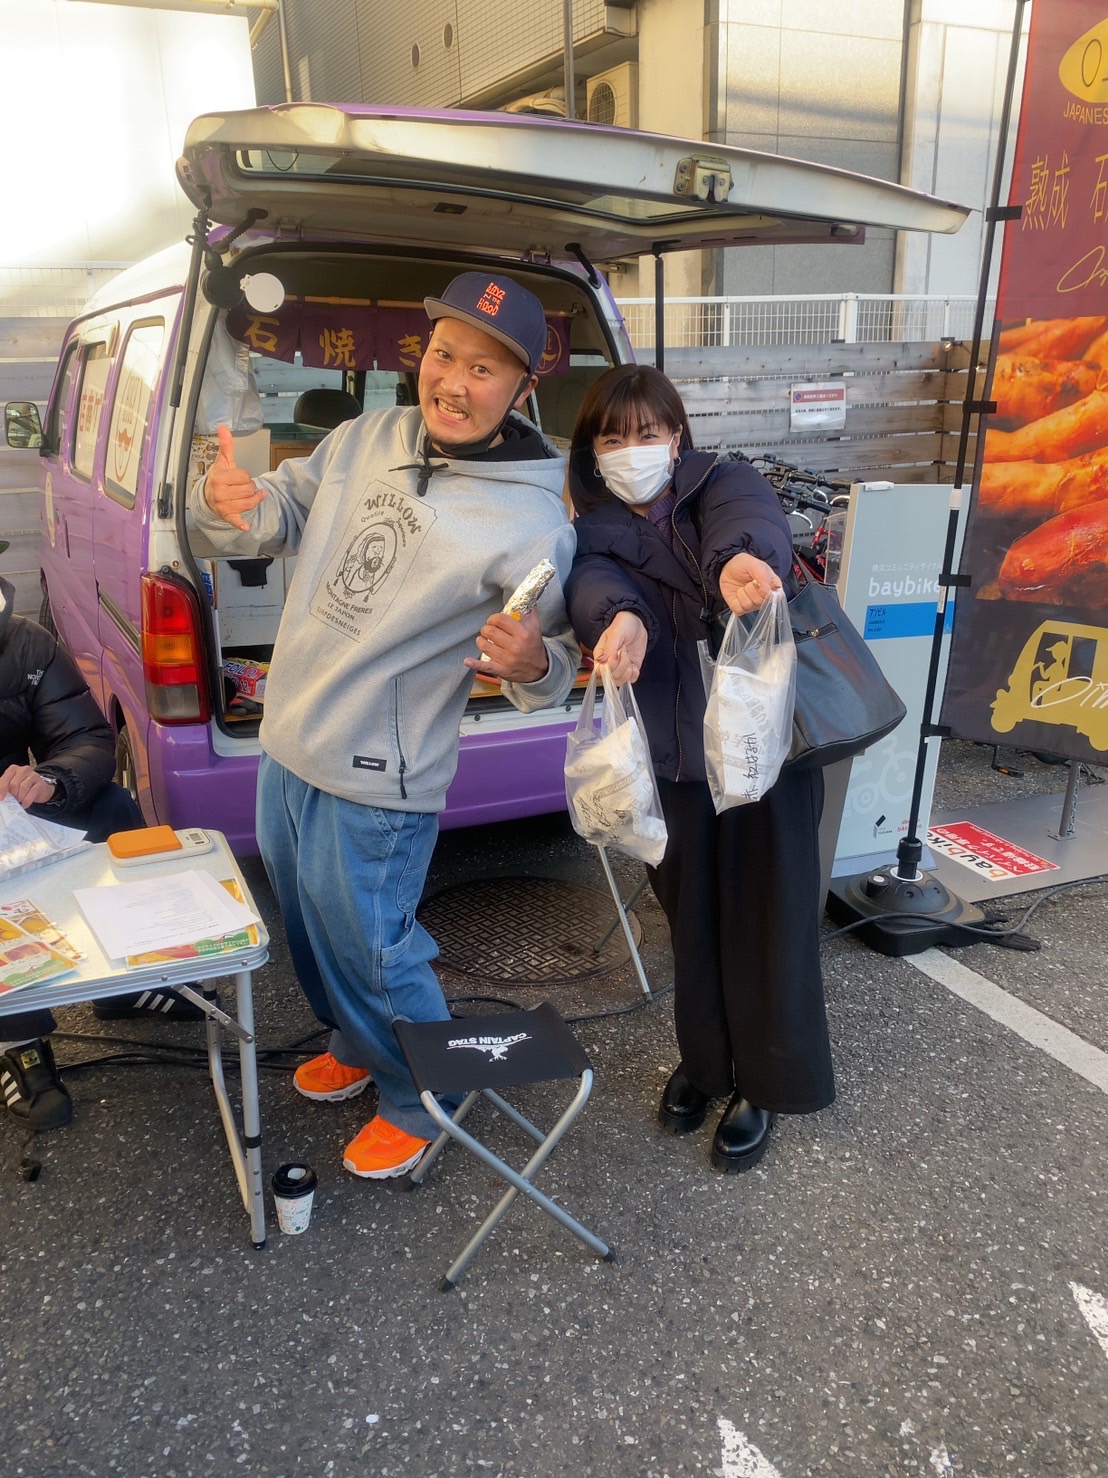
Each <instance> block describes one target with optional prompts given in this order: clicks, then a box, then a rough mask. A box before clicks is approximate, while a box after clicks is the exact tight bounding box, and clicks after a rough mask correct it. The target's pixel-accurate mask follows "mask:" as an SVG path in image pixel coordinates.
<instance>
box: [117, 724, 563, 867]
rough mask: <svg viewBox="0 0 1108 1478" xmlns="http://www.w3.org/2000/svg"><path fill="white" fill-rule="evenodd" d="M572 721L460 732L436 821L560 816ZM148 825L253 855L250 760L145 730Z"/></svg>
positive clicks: (200, 734)
mask: <svg viewBox="0 0 1108 1478" xmlns="http://www.w3.org/2000/svg"><path fill="white" fill-rule="evenodd" d="M573 728H574V722H573V720H569V721H567V722H565V723H554V724H542V725H541V726H538V727H534V728H529V729H523V730H517V731H514V732H509V733H503V732H502V733H489V734H482V733H480V732H477V733H473V732H468V733H466V734H465V735H464V736H463V738H462V742H461V746H460V749H459V754H458V770H457V773H456V774H455V776H454V779H453V781H452V782H451V785H450V789H449V790H448V791H447V794H446V810H445V811H444V812H443V813H442V815H441V816H440V818H439V824H440V826H441V827H442V828H443V829H444V830H448V829H450V828H452V827H459V826H483V825H486V824H487V823H489V822H496V821H515V820H518V819H519V818H520V817H523V816H541V815H544V814H546V813H547V812H551V811H564V810H565V804H566V791H565V759H566V735H567V734H568V733H570V732H571V731H572V729H573ZM149 737H150V740H151V742H150V744H149V746H148V750H147V753H148V756H149V762H150V776H149V779H150V794H151V800H152V802H153V807H154V818H153V819H154V820H155V821H158V822H165V823H168V824H169V825H170V826H175V827H185V826H201V827H205V828H208V829H209V830H212V831H221V832H223V833H224V834H225V835H226V837H227V841H228V844H229V845H230V848H231V850H232V852H234V853H235V855H236V856H237V857H254V856H256V855H257V851H258V841H257V837H256V836H255V833H254V808H255V803H256V797H257V785H258V758H257V755H245V756H236V757H232V756H229V755H220V754H217V753H215V751H214V750H213V749H212V747H211V744H210V743H209V742H208V737H207V731H206V730H198V729H195V728H192V727H182V728H179V729H174V728H172V727H169V726H165V725H151V731H150V736H149Z"/></svg>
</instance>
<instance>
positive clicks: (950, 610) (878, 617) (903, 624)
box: [862, 600, 954, 641]
mask: <svg viewBox="0 0 1108 1478" xmlns="http://www.w3.org/2000/svg"><path fill="white" fill-rule="evenodd" d="M937 609H938V605H937V602H936V601H933V600H931V601H927V600H921V601H911V602H909V603H908V604H907V605H902V606H867V607H866V621H865V625H864V627H863V628H862V635H863V636H864V637H865V639H866V641H881V640H882V639H883V638H886V637H899V636H933V635H934V634H935V612H936V610H937ZM953 624H954V603H953V602H952V601H948V602H947V607H946V611H945V612H944V619H943V630H944V631H946V632H949V631H950V630H951V629H952V627H953Z"/></svg>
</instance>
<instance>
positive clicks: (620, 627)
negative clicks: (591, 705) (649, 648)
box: [592, 611, 646, 688]
mask: <svg viewBox="0 0 1108 1478" xmlns="http://www.w3.org/2000/svg"><path fill="white" fill-rule="evenodd" d="M645 657H646V627H645V626H644V625H643V623H642V621H641V620H640V619H639V617H638V616H636V615H634V613H633V612H631V611H619V612H618V613H617V614H616V616H615V618H614V619H613V621H612V623H611V625H610V626H609V627H607V629H606V630H605V631H604V632H602V633H601V635H600V638H599V639H598V641H597V643H596V646H595V647H593V651H592V659H593V661H594V662H596V663H597V664H598V665H601V664H602V665H603V666H604V667H606V668H607V669H608V676H609V677H610V678H611V679H612V681H613V682H614V683H615V685H616V687H617V688H620V687H622V686H623V684H624V683H633V682H634V681H635V680H636V679H637V678H638V675H639V673H640V672H641V671H642V664H643V660H644V658H645Z"/></svg>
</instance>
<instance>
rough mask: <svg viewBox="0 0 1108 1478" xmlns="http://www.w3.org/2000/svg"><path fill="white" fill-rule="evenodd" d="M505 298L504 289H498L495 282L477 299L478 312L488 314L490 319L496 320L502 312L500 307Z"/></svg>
mask: <svg viewBox="0 0 1108 1478" xmlns="http://www.w3.org/2000/svg"><path fill="white" fill-rule="evenodd" d="M504 297H505V293H504V289H503V288H502V287H497V285H496V283H495V282H490V283H489V285H488V287H487V288H486V289H485V291H484V292H483V293H482V295H481V296H480V297H479V298H478V299H477V311H478V312H479V313H487V314H488V316H489V317H490V318H495V317H496V315H497V314H498V313H499V312H500V305H501V303H503V301H504Z"/></svg>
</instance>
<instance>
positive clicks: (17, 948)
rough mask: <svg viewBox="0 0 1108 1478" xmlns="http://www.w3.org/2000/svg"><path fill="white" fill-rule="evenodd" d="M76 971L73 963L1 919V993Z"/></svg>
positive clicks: (10, 922)
mask: <svg viewBox="0 0 1108 1478" xmlns="http://www.w3.org/2000/svg"><path fill="white" fill-rule="evenodd" d="M72 969H73V961H72V960H67V959H66V957H65V955H63V954H59V952H58V951H57V950H56V949H51V948H50V946H49V945H47V944H43V943H42V941H41V940H39V939H36V938H35V937H34V935H33V934H28V933H27V931H26V930H24V929H21V928H20V927H19V925H18V924H14V923H12V921H11V920H10V919H7V918H3V917H0V992H3V991H9V990H18V989H19V987H20V986H24V985H41V984H42V983H43V982H44V981H47V980H55V979H56V978H57V977H58V976H59V975H66V974H68V972H69V971H70V970H72Z"/></svg>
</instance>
